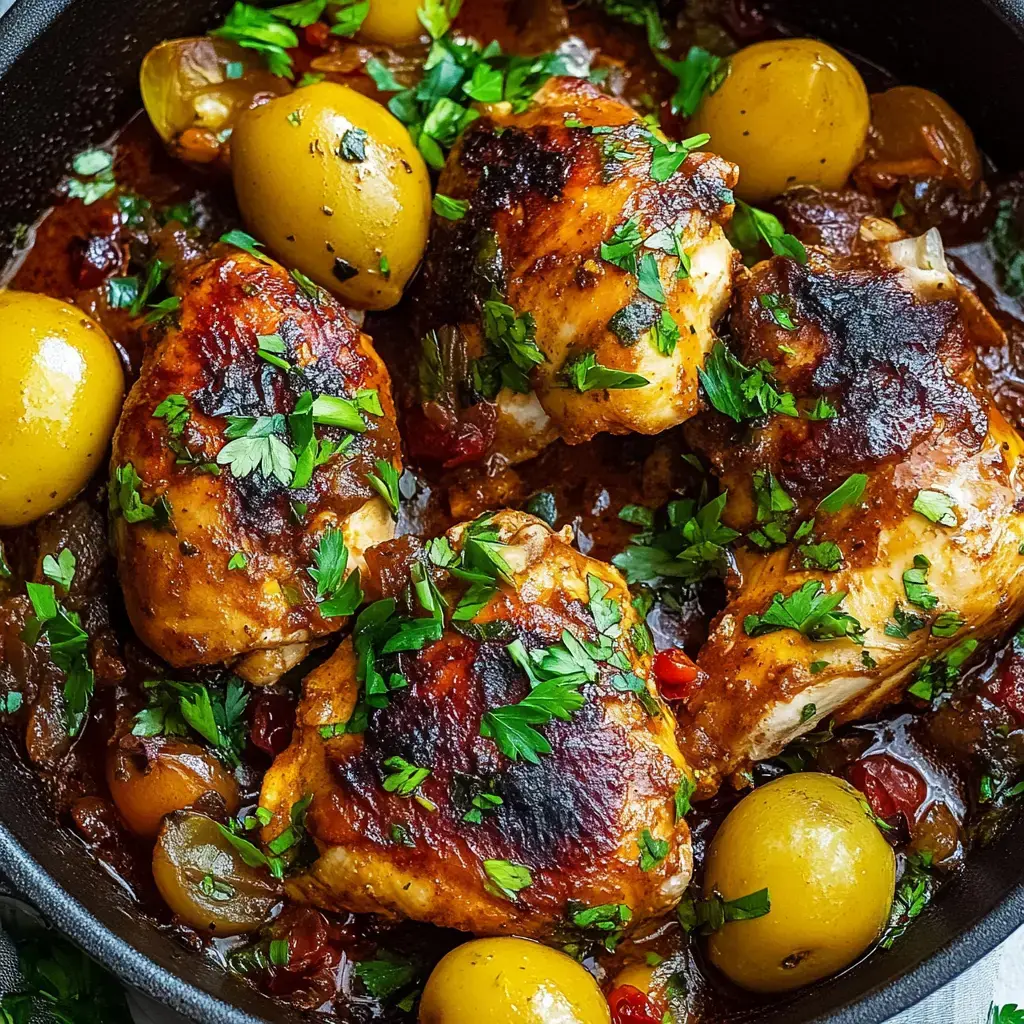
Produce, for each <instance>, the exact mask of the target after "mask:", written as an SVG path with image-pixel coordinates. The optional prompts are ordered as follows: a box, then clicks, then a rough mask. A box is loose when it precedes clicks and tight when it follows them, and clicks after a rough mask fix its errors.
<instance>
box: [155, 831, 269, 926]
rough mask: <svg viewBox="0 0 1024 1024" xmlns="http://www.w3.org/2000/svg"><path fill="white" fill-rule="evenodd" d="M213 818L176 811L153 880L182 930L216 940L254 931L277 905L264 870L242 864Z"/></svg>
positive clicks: (162, 834)
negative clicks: (194, 931)
mask: <svg viewBox="0 0 1024 1024" xmlns="http://www.w3.org/2000/svg"><path fill="white" fill-rule="evenodd" d="M224 833H225V829H224V828H223V827H222V826H220V825H218V823H217V822H215V821H214V820H213V819H212V818H207V817H206V816H205V815H203V814H196V813H194V812H192V811H175V813H174V814H172V815H170V816H169V817H167V818H166V819H165V820H164V824H163V828H161V830H160V835H159V837H158V839H157V843H156V847H155V849H154V850H153V880H154V881H155V882H156V887H157V889H159V890H160V895H161V896H162V897H163V898H164V902H165V903H166V904H167V905H168V907H170V908H171V910H173V911H174V913H175V914H177V915H178V917H180V918H181V919H182V921H184V922H185V924H187V925H189V926H191V927H192V928H195V929H196V930H197V931H203V932H207V933H210V934H214V935H241V934H242V933H244V932H252V931H256V930H257V929H258V928H259V927H260V926H261V925H262V924H263V923H264V920H265V919H266V917H267V915H268V914H269V913H270V911H271V910H272V909H273V908H274V907H275V906H276V905H277V904H278V903H279V902H280V900H281V886H280V884H279V883H278V882H277V881H275V880H274V879H273V878H272V877H271V875H270V873H269V871H268V870H267V868H266V867H253V866H250V865H249V864H247V863H246V860H245V857H244V856H243V854H242V853H241V852H240V851H239V849H238V848H237V847H236V846H235V845H232V843H231V840H230V839H228V838H227V836H226V835H225V834H224Z"/></svg>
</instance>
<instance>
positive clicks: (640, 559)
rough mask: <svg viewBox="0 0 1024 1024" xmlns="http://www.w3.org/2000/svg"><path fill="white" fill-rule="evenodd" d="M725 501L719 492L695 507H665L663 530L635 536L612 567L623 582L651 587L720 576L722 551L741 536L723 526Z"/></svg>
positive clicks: (725, 560) (683, 503)
mask: <svg viewBox="0 0 1024 1024" xmlns="http://www.w3.org/2000/svg"><path fill="white" fill-rule="evenodd" d="M728 497H729V496H728V493H727V492H723V493H722V494H720V495H718V496H717V497H716V498H712V499H711V500H710V501H708V502H707V503H706V504H704V505H702V506H700V507H698V505H697V503H696V502H695V501H693V500H691V499H683V500H679V501H672V502H669V504H668V505H667V506H666V509H665V516H666V517H667V520H668V526H667V528H666V529H664V530H660V531H656V532H654V533H641V534H639V535H636V536H634V538H633V540H632V542H631V543H630V545H629V546H628V547H627V548H626V550H625V551H623V552H621V553H620V554H617V555H615V556H614V557H613V558H612V564H613V565H614V566H616V568H618V569H621V570H622V572H623V573H625V576H626V580H627V582H629V583H631V584H633V583H644V584H647V585H648V586H655V587H657V586H659V585H660V584H661V582H662V580H664V579H666V578H667V579H675V580H679V581H680V582H682V583H696V582H697V581H698V580H702V579H705V578H707V577H709V576H722V575H724V574H725V571H726V569H727V567H728V564H729V556H728V551H727V547H728V545H729V544H731V543H732V542H733V541H734V540H736V539H737V538H738V537H739V536H740V534H739V533H738V532H737V531H736V530H733V529H732V528H731V527H728V526H724V525H723V524H722V520H721V517H722V512H723V511H724V509H725V505H726V502H727V500H728Z"/></svg>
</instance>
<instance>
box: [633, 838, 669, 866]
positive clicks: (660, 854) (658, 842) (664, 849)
mask: <svg viewBox="0 0 1024 1024" xmlns="http://www.w3.org/2000/svg"><path fill="white" fill-rule="evenodd" d="M637 847H638V849H639V851H640V870H641V871H651V870H653V869H654V868H656V867H657V866H658V865H659V864H660V863H661V862H662V861H663V860H664V859H665V858H666V857H667V856H668V850H669V846H668V842H667V841H666V840H664V839H657V838H656V837H655V836H653V835H651V830H650V829H647V828H645V829H644V830H643V831H642V832H641V833H640V836H639V838H638V839H637Z"/></svg>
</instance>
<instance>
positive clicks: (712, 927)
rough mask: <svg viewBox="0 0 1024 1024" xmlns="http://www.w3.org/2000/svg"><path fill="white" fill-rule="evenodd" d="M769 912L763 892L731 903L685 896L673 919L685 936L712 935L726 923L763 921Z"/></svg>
mask: <svg viewBox="0 0 1024 1024" xmlns="http://www.w3.org/2000/svg"><path fill="white" fill-rule="evenodd" d="M771 909H772V903H771V898H770V896H769V893H768V890H767V889H758V890H757V892H752V893H749V894H748V895H746V896H740V897H738V898H737V899H734V900H727V899H724V898H723V897H722V896H721V894H720V893H717V892H713V893H712V894H711V895H710V896H708V897H707V898H706V899H702V898H700V897H695V896H693V895H687V896H686V898H685V899H684V900H683V902H682V903H680V904H679V907H678V909H677V910H676V916H677V917H678V918H679V923H680V925H682V928H683V931H685V932H686V933H687V934H690V933H692V932H696V933H697V934H699V935H712V934H713V933H714V932H717V931H718V930H719V929H720V928H721V927H722V925H724V924H725V923H726V922H727V921H753V920H754V919H756V918H758V917H764V916H765V915H766V914H768V913H770V911H771Z"/></svg>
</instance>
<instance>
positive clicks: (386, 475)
mask: <svg viewBox="0 0 1024 1024" xmlns="http://www.w3.org/2000/svg"><path fill="white" fill-rule="evenodd" d="M373 464H374V467H375V468H376V470H377V472H376V473H367V474H366V479H367V481H368V482H369V484H370V486H371V487H372V488H373V489H374V490H375V491H376V492H377V493H378V494H379V495H380V496H381V497H382V498H383V499H384V501H385V502H387V506H388V509H389V510H390V512H391V514H392V516H396V517H397V515H398V505H399V502H400V501H401V494H400V492H399V489H398V470H397V469H395V467H394V466H393V465H392V464H391V463H390V462H389V461H388V460H387V459H376V460H375V461H374V463H373Z"/></svg>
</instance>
